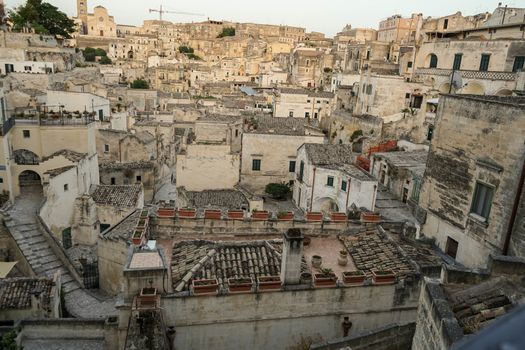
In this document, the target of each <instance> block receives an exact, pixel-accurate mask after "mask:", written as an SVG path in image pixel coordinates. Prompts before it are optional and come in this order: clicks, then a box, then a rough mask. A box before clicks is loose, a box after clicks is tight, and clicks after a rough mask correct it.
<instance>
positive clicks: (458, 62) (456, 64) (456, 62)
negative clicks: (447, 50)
mask: <svg viewBox="0 0 525 350" xmlns="http://www.w3.org/2000/svg"><path fill="white" fill-rule="evenodd" d="M462 59H463V54H462V53H457V54H455V55H454V65H453V66H452V69H454V70H458V69H461V60H462Z"/></svg>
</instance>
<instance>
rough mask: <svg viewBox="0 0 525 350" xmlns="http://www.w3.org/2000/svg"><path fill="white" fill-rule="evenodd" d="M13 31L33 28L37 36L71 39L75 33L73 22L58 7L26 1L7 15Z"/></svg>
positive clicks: (35, 0)
mask: <svg viewBox="0 0 525 350" xmlns="http://www.w3.org/2000/svg"><path fill="white" fill-rule="evenodd" d="M9 19H10V20H11V22H12V23H13V30H14V31H21V30H22V29H24V28H26V27H30V28H33V29H34V30H35V32H36V33H38V34H51V35H54V36H55V37H62V38H71V34H72V33H73V32H75V22H74V21H73V20H72V19H70V18H69V17H68V16H67V15H66V14H65V13H64V12H62V11H60V10H59V9H58V7H56V6H53V5H51V4H50V3H47V2H43V1H42V0H27V2H26V3H25V5H21V6H18V7H17V8H15V9H14V10H12V11H11V12H10V13H9Z"/></svg>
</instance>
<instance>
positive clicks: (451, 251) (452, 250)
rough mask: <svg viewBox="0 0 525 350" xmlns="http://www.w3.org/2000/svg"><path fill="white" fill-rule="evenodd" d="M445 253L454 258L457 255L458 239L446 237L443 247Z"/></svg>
mask: <svg viewBox="0 0 525 350" xmlns="http://www.w3.org/2000/svg"><path fill="white" fill-rule="evenodd" d="M445 253H446V254H447V255H448V256H450V257H451V258H453V259H456V256H457V255H458V241H456V240H453V239H452V238H450V237H447V246H446V247H445Z"/></svg>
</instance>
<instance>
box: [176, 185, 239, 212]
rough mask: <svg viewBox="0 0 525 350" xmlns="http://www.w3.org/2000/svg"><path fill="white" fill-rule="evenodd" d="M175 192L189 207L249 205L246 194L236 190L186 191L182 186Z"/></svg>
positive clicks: (236, 207) (219, 207)
mask: <svg viewBox="0 0 525 350" xmlns="http://www.w3.org/2000/svg"><path fill="white" fill-rule="evenodd" d="M177 192H178V195H179V197H180V199H181V200H183V201H185V202H186V206H187V207H191V208H199V209H200V208H216V209H241V208H243V207H246V208H247V207H248V205H249V203H248V200H247V199H246V196H245V195H244V194H243V193H242V192H241V191H238V190H206V191H186V190H185V189H184V187H182V188H179V189H178V191H177Z"/></svg>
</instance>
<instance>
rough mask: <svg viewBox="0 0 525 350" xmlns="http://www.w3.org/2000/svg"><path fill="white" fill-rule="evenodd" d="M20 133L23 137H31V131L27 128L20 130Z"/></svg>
mask: <svg viewBox="0 0 525 350" xmlns="http://www.w3.org/2000/svg"><path fill="white" fill-rule="evenodd" d="M22 135H23V136H24V139H28V138H30V137H31V132H30V131H29V130H22Z"/></svg>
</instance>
